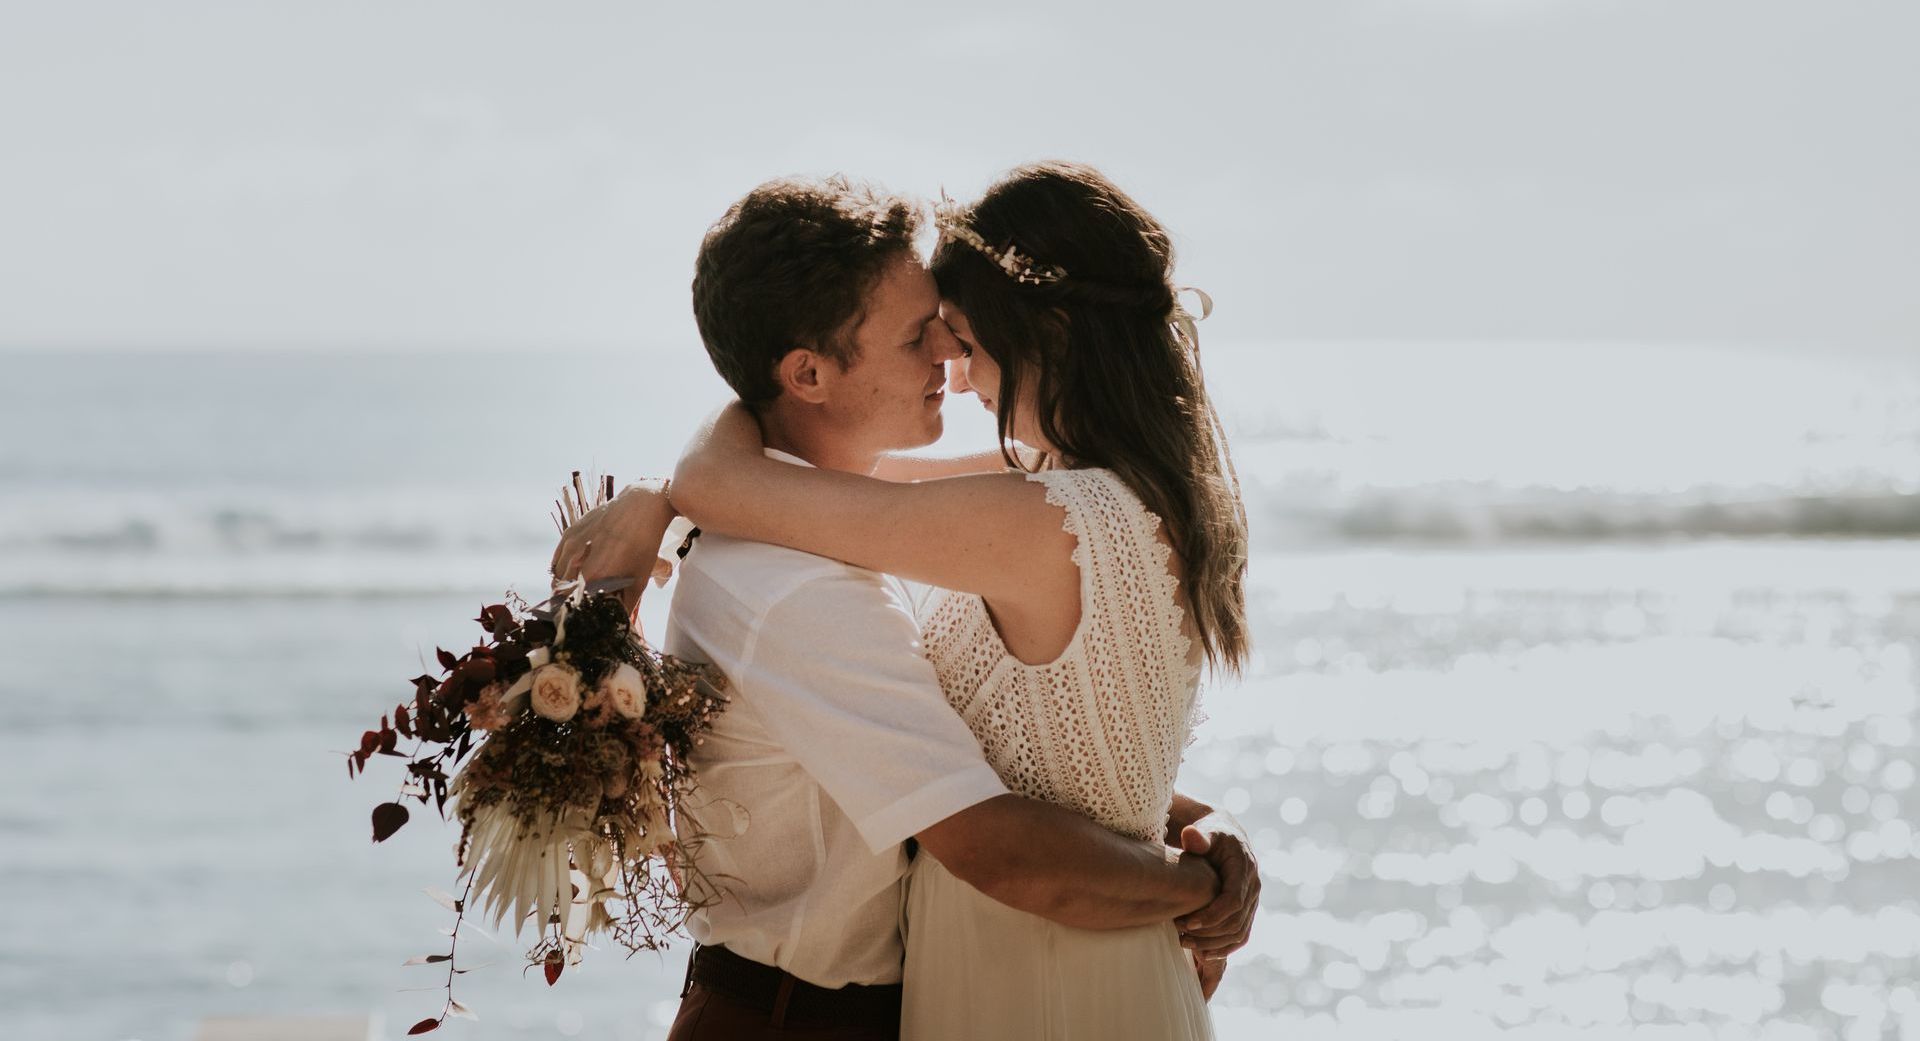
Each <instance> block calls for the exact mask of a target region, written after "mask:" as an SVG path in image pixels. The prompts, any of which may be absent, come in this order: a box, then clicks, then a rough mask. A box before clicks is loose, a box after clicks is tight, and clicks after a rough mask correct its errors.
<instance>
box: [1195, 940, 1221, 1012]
mask: <svg viewBox="0 0 1920 1041" xmlns="http://www.w3.org/2000/svg"><path fill="white" fill-rule="evenodd" d="M1188 953H1189V954H1191V955H1193V971H1194V972H1196V973H1198V974H1199V976H1200V996H1201V997H1202V998H1204V999H1206V1000H1207V1001H1212V1000H1213V992H1214V991H1216V990H1219V989H1220V978H1221V977H1222V976H1225V975H1226V974H1227V960H1226V959H1225V958H1209V957H1207V956H1206V955H1204V954H1201V953H1200V952H1199V951H1189V952H1188Z"/></svg>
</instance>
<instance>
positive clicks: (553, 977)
mask: <svg viewBox="0 0 1920 1041" xmlns="http://www.w3.org/2000/svg"><path fill="white" fill-rule="evenodd" d="M566 966H567V959H566V956H565V955H563V954H561V953H560V952H559V951H548V952H547V964H546V973H547V986H549V987H551V986H553V985H554V984H555V983H558V982H559V981H560V970H561V969H564V968H566Z"/></svg>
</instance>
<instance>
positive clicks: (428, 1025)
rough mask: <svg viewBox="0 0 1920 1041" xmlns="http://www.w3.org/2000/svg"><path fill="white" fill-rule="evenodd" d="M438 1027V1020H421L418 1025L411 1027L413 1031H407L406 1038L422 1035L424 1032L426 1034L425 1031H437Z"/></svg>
mask: <svg viewBox="0 0 1920 1041" xmlns="http://www.w3.org/2000/svg"><path fill="white" fill-rule="evenodd" d="M439 1027H440V1021H439V1020H437V1019H423V1020H421V1021H420V1022H418V1023H415V1024H414V1025H413V1029H412V1030H409V1031H407V1036H408V1037H412V1036H413V1035H415V1034H424V1033H426V1032H427V1031H429V1030H437V1029H439Z"/></svg>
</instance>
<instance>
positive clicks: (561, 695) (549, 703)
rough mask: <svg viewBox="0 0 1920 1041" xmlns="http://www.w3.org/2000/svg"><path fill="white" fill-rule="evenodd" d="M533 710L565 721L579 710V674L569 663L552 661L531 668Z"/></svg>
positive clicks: (552, 718) (561, 721) (555, 719)
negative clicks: (533, 668) (536, 667)
mask: <svg viewBox="0 0 1920 1041" xmlns="http://www.w3.org/2000/svg"><path fill="white" fill-rule="evenodd" d="M532 701H533V711H534V712H536V713H538V714H539V715H542V716H545V717H546V718H548V719H551V720H553V721H554V722H555V723H565V722H566V721H567V720H569V719H572V718H573V714H574V713H575V712H578V711H580V674H579V673H578V672H575V671H574V670H573V667H572V666H571V665H562V664H560V663H558V662H554V663H552V664H548V665H542V666H540V667H539V668H538V669H535V670H533V691H532Z"/></svg>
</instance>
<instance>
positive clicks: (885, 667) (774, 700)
mask: <svg viewBox="0 0 1920 1041" xmlns="http://www.w3.org/2000/svg"><path fill="white" fill-rule="evenodd" d="M744 657H745V662H744V664H743V665H742V666H741V668H740V669H739V673H738V675H737V676H735V677H734V678H733V679H734V683H735V686H736V687H737V688H738V696H739V697H740V698H741V699H742V700H743V701H744V702H745V703H747V704H748V705H750V706H751V707H752V710H753V711H754V712H755V713H756V714H758V715H759V716H760V718H761V721H762V722H763V723H764V724H765V725H766V727H767V730H768V731H769V732H770V733H771V734H772V736H773V737H774V738H775V739H776V740H778V741H780V742H781V743H782V744H784V745H785V747H786V748H787V750H788V751H789V752H790V753H791V754H792V755H793V756H794V758H795V759H796V760H797V761H798V762H799V764H800V766H801V768H802V769H804V770H806V771H807V773H808V774H809V775H811V776H812V777H813V778H814V780H816V781H817V782H818V783H819V784H820V787H821V788H823V789H824V790H825V791H826V793H827V795H828V796H829V797H830V798H832V799H833V801H834V802H835V803H836V804H838V805H839V807H840V809H841V811H842V812H844V813H845V814H846V815H847V818H848V819H849V820H851V821H852V822H853V825H854V827H855V828H856V829H857V830H858V831H859V832H860V837H861V838H862V839H864V840H866V843H867V845H868V846H869V847H871V848H872V850H873V851H874V852H875V853H879V852H881V851H883V850H885V849H887V848H889V847H891V846H894V845H897V844H899V843H901V842H904V841H905V840H906V839H907V838H909V837H910V836H912V835H914V834H915V833H917V832H919V831H921V830H923V829H925V828H927V827H929V826H931V825H933V824H937V823H939V822H940V821H942V820H945V819H946V818H948V817H950V816H952V815H953V814H955V813H958V812H959V811H961V810H964V809H966V808H967V807H969V806H972V805H974V804H976V803H979V802H983V801H985V800H987V799H991V798H993V797H995V796H998V795H1003V794H1005V793H1006V791H1007V787H1006V785H1005V784H1003V783H1001V781H1000V777H999V775H998V774H996V773H994V771H993V768H992V767H991V766H989V765H988V764H987V761H986V758H985V756H984V754H983V753H982V752H981V751H980V745H979V743H978V742H977V741H975V740H974V736H973V732H972V731H971V730H969V729H967V725H966V724H965V723H963V722H962V721H961V720H960V717H959V716H958V715H956V714H955V713H954V711H953V708H952V707H951V706H949V705H948V704H947V699H946V698H945V696H943V695H942V694H941V693H940V683H939V681H938V680H937V679H936V678H935V676H934V672H933V666H932V665H931V664H930V663H928V661H927V659H926V658H925V656H924V655H922V653H921V650H920V631H919V629H918V628H917V627H916V626H915V624H914V620H913V617H912V615H911V614H910V613H909V609H908V607H907V606H906V605H905V604H903V603H901V602H900V601H899V600H898V599H897V597H896V596H894V595H891V594H889V593H888V592H887V591H886V589H885V587H884V586H882V585H880V584H879V582H878V580H877V576H873V575H870V574H862V573H859V572H849V573H846V574H839V575H832V576H823V577H821V578H817V579H814V580H812V581H809V582H807V583H805V584H804V585H802V586H800V587H799V588H798V589H796V590H794V591H793V592H792V593H789V594H788V595H787V596H785V597H783V598H782V599H781V600H779V601H778V602H777V603H775V604H774V605H773V607H772V608H770V609H769V610H768V611H767V613H766V614H765V615H764V616H763V618H762V619H761V622H760V624H759V625H758V626H757V627H756V629H755V631H754V635H753V644H752V646H751V647H750V648H749V649H748V650H747V653H746V654H745V656H744Z"/></svg>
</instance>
